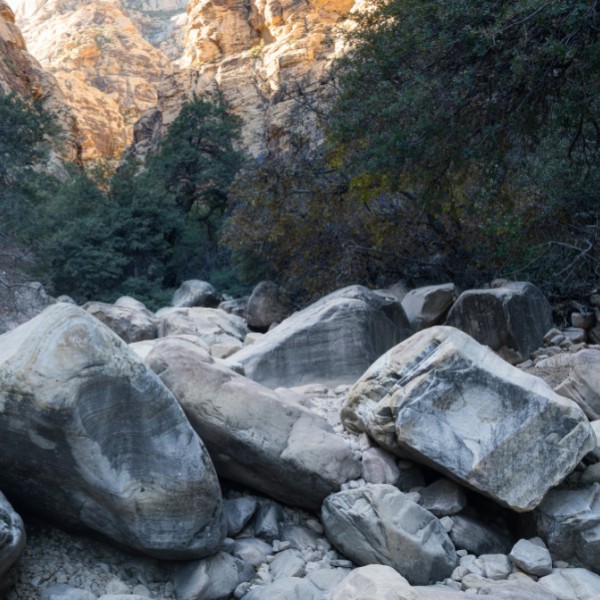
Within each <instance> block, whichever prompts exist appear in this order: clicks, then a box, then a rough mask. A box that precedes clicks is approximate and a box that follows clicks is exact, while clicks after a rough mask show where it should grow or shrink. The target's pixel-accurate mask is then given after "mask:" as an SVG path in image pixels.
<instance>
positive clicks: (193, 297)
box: [171, 279, 221, 308]
mask: <svg viewBox="0 0 600 600" xmlns="http://www.w3.org/2000/svg"><path fill="white" fill-rule="evenodd" d="M219 302H221V296H220V295H219V293H218V292H217V290H216V289H215V288H214V287H213V286H212V285H211V284H210V283H208V281H200V280H199V279H189V280H188V281H184V282H183V283H182V284H181V286H180V287H179V289H178V290H177V291H176V292H175V293H174V294H173V300H171V306H175V307H176V308H185V307H191V306H208V307H215V306H218V305H219Z"/></svg>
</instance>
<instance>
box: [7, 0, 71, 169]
mask: <svg viewBox="0 0 600 600" xmlns="http://www.w3.org/2000/svg"><path fill="white" fill-rule="evenodd" d="M0 93H1V94H10V93H16V94H18V95H19V96H21V97H22V98H24V99H34V100H39V101H41V103H42V106H43V108H44V109H46V110H48V111H49V112H52V113H53V114H55V115H56V117H57V120H58V122H59V124H60V125H61V127H62V129H63V132H62V134H61V138H62V142H63V143H62V147H61V148H60V149H57V153H56V156H54V157H53V159H54V160H57V157H59V158H62V159H65V160H68V161H71V162H77V161H78V160H79V158H80V155H81V147H80V146H79V143H78V135H79V131H78V128H77V122H76V119H75V116H74V114H73V111H72V110H71V109H70V108H69V106H68V105H67V102H66V100H65V97H64V95H63V94H62V92H61V90H60V89H59V87H58V84H57V82H56V79H55V78H54V77H53V76H52V74H50V73H48V72H47V71H44V69H42V67H41V65H40V64H39V62H38V61H37V60H36V59H35V58H34V57H33V56H32V55H31V54H30V53H29V52H28V50H27V47H26V45H25V40H24V38H23V35H22V33H21V30H20V29H19V27H18V26H17V25H16V24H15V16H14V14H13V11H12V10H11V8H10V7H9V6H8V4H7V3H6V2H5V1H4V0H0Z"/></svg>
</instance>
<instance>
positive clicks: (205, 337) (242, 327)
mask: <svg viewBox="0 0 600 600" xmlns="http://www.w3.org/2000/svg"><path fill="white" fill-rule="evenodd" d="M156 316H157V317H158V319H159V326H158V334H159V336H160V337H167V336H171V335H195V336H197V337H199V338H200V339H201V340H202V341H203V342H204V343H205V344H207V345H208V346H212V345H214V344H233V345H236V346H239V347H241V346H242V343H243V342H244V338H245V337H246V335H247V334H248V332H249V329H248V327H247V326H246V323H245V321H244V320H243V319H242V318H240V317H236V316H235V315H231V314H229V313H226V312H225V311H223V310H219V309H217V308H170V309H169V308H167V309H161V310H159V311H158V313H156Z"/></svg>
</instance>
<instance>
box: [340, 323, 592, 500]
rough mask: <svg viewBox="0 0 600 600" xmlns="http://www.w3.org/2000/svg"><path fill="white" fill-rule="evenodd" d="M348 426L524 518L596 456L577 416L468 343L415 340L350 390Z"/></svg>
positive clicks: (439, 330)
mask: <svg viewBox="0 0 600 600" xmlns="http://www.w3.org/2000/svg"><path fill="white" fill-rule="evenodd" d="M342 420H343V423H344V425H345V426H346V427H347V428H348V429H350V430H352V431H355V432H363V431H364V432H367V433H368V434H369V436H370V437H372V438H373V439H374V440H375V441H376V442H378V443H379V444H380V445H382V446H383V447H385V448H387V449H388V450H390V451H391V452H392V453H395V454H397V455H400V456H404V457H406V456H408V457H409V458H412V459H413V460H416V461H417V462H421V463H424V464H426V465H428V466H430V467H432V468H434V469H436V470H437V471H439V472H441V473H444V474H446V475H447V476H448V477H450V478H452V479H454V480H456V481H458V482H459V483H462V484H464V485H466V486H468V487H470V488H472V489H475V490H476V491H478V492H480V493H482V494H484V495H486V496H489V497H490V498H492V499H494V500H495V501H497V502H499V503H500V504H502V505H504V506H507V507H509V508H511V509H513V510H516V511H519V512H522V511H529V510H532V509H534V508H535V507H536V506H537V505H538V504H539V503H540V502H541V501H542V499H543V497H544V495H545V494H546V492H547V491H548V490H549V489H550V488H552V487H554V486H556V485H558V484H559V483H560V482H561V481H562V480H563V479H564V478H565V477H566V476H567V475H568V474H569V473H570V472H571V471H572V470H573V469H574V468H575V466H576V465H577V463H578V462H579V461H580V460H581V459H582V458H583V457H584V456H585V455H586V454H587V453H588V452H590V451H591V450H593V449H594V448H595V445H596V441H595V435H594V433H593V431H592V429H591V427H590V425H589V422H588V420H587V418H586V416H585V414H584V413H583V411H582V410H581V409H580V408H579V406H577V404H575V403H574V402H572V401H571V400H568V399H566V398H564V397H563V396H560V395H558V394H556V393H555V392H553V391H552V390H551V389H550V387H549V386H548V385H547V384H546V383H545V382H544V381H542V380H541V379H538V378H537V377H534V376H532V375H528V374H527V373H524V372H522V371H521V370H519V369H517V368H515V367H512V366H511V365H509V364H508V363H507V362H505V361H504V360H502V359H501V358H500V357H498V356H497V355H496V354H494V353H493V352H491V351H490V350H489V349H488V348H486V347H484V346H482V345H481V344H479V343H477V342H476V341H475V340H474V339H473V338H471V337H470V336H468V335H467V334H465V333H463V332H461V331H459V330H458V329H455V328H452V327H444V326H438V327H433V328H430V329H426V330H424V331H421V332H419V333H417V334H415V335H414V336H412V337H411V338H409V339H408V340H406V341H405V342H403V343H401V344H399V345H398V346H396V347H395V348H393V349H391V350H390V351H389V352H387V353H386V354H385V355H384V356H382V357H381V358H380V359H379V360H378V361H376V362H375V363H374V364H373V365H372V366H371V367H370V368H369V369H368V370H367V372H366V373H365V374H364V375H363V376H362V377H361V379H360V380H359V381H358V382H357V383H356V385H355V386H354V387H353V388H352V389H351V391H350V394H349V398H348V400H347V402H346V404H345V406H344V408H343V409H342Z"/></svg>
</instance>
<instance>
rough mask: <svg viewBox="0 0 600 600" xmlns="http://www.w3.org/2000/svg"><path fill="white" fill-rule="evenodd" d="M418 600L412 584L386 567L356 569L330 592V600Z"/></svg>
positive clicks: (376, 566)
mask: <svg viewBox="0 0 600 600" xmlns="http://www.w3.org/2000/svg"><path fill="white" fill-rule="evenodd" d="M384 598H385V599H387V600H417V594H416V593H415V591H414V590H413V589H412V587H411V585H410V583H408V581H406V579H405V578H404V577H402V575H400V573H398V571H395V570H394V569H392V568H391V567H388V566H386V565H366V566H364V567H359V568H358V569H354V570H353V571H352V573H350V574H349V575H347V576H346V577H345V578H344V579H342V581H341V582H340V583H338V584H337V585H336V586H335V587H334V588H333V589H332V590H331V592H330V600H379V599H381V600H383V599H384Z"/></svg>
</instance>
